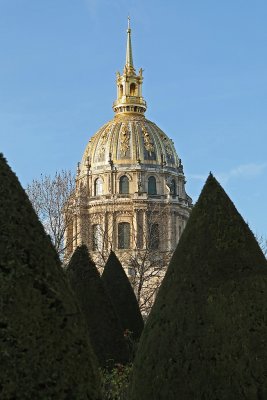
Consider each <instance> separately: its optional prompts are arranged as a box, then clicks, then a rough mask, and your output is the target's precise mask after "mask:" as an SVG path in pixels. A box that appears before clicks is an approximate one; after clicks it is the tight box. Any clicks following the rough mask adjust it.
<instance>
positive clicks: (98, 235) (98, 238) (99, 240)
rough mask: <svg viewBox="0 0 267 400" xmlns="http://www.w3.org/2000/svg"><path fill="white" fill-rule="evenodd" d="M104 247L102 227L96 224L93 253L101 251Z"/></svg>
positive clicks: (94, 227)
mask: <svg viewBox="0 0 267 400" xmlns="http://www.w3.org/2000/svg"><path fill="white" fill-rule="evenodd" d="M102 245H103V235H102V232H101V226H100V225H98V224H96V225H93V251H96V250H101V248H102Z"/></svg>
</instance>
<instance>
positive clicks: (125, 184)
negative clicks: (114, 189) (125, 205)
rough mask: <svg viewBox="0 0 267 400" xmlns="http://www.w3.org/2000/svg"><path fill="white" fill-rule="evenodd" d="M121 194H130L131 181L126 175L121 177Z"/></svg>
mask: <svg viewBox="0 0 267 400" xmlns="http://www.w3.org/2000/svg"><path fill="white" fill-rule="evenodd" d="M119 192H120V193H121V194H123V193H124V194H126V193H129V179H128V178H127V176H126V175H123V176H121V177H120V187H119Z"/></svg>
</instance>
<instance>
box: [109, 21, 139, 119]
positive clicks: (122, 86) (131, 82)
mask: <svg viewBox="0 0 267 400" xmlns="http://www.w3.org/2000/svg"><path fill="white" fill-rule="evenodd" d="M142 84H143V69H142V68H140V70H139V73H138V75H136V72H135V68H134V65H133V52H132V41H131V28H130V17H128V29H127V46H126V62H125V66H124V69H123V73H122V74H120V72H117V100H115V101H114V103H113V110H114V112H115V113H116V114H121V113H138V114H144V113H145V111H146V102H145V100H144V98H143V97H142Z"/></svg>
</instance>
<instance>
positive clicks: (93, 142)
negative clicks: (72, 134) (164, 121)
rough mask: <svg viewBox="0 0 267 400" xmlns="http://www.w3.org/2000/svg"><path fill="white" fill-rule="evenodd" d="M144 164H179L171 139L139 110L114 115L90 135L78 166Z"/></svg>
mask: <svg viewBox="0 0 267 400" xmlns="http://www.w3.org/2000/svg"><path fill="white" fill-rule="evenodd" d="M110 162H113V163H114V164H115V165H116V166H119V165H122V166H123V165H126V164H127V165H129V164H130V165H132V164H146V165H148V166H149V165H161V166H165V167H172V168H178V166H179V158H178V156H177V154H176V151H175V148H174V144H173V141H172V140H170V139H169V138H168V136H167V135H166V134H165V133H164V132H163V131H162V130H161V129H160V128H159V127H158V126H157V125H156V124H154V123H153V122H151V121H149V120H147V119H146V118H145V117H144V116H142V115H138V114H132V115H125V114H124V115H116V116H115V118H114V119H113V120H111V121H109V122H108V123H107V124H105V125H104V126H102V128H100V129H99V131H98V132H97V133H96V134H95V135H94V136H93V137H92V138H91V139H90V141H89V143H88V145H87V147H86V150H85V152H84V156H83V160H82V165H81V170H82V169H83V168H85V167H86V166H87V165H88V163H89V164H90V166H91V168H92V169H98V168H100V167H101V166H102V167H104V166H105V165H107V166H108V165H109V164H110Z"/></svg>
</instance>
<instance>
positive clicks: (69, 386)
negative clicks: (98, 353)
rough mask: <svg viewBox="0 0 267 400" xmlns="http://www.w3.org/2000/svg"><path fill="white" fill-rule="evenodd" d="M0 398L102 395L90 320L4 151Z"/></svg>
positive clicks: (93, 399) (92, 398)
mask: <svg viewBox="0 0 267 400" xmlns="http://www.w3.org/2000/svg"><path fill="white" fill-rule="evenodd" d="M0 304H1V306H0V365H1V368H0V398H1V399H3V400H5V399H17V400H21V399H25V400H26V399H62V400H63V399H79V400H86V399H87V400H97V399H100V398H101V396H100V389H99V387H100V382H99V375H98V370H97V366H96V358H95V356H94V355H93V352H92V350H91V346H90V344H89V342H88V340H87V338H86V326H85V323H84V321H83V317H82V316H81V315H80V312H79V308H78V305H77V303H76V301H75V299H74V296H73V294H72V292H71V289H70V287H69V285H68V283H67V281H66V278H65V276H64V273H63V271H62V269H61V266H60V262H59V259H58V257H57V254H56V252H55V250H54V248H53V247H52V244H51V242H50V240H49V238H48V237H47V235H46V234H45V232H44V229H43V227H42V225H41V223H40V222H39V220H38V218H37V216H36V214H35V212H34V211H33V208H32V206H31V204H30V201H29V199H28V197H27V195H26V194H25V192H24V190H23V189H22V187H21V186H20V184H19V181H18V179H17V178H16V176H15V175H14V173H13V172H12V171H11V169H10V168H9V166H8V165H7V163H6V161H5V159H4V158H3V156H2V155H0Z"/></svg>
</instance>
